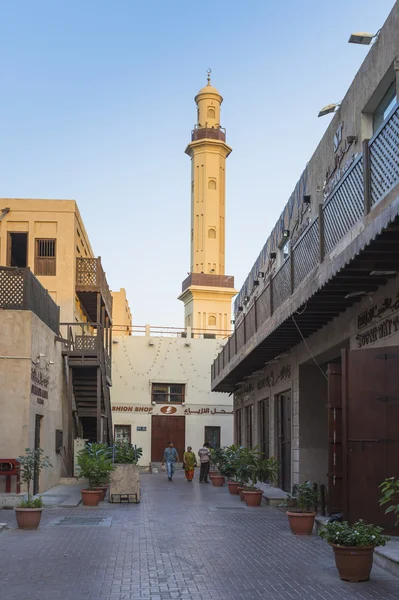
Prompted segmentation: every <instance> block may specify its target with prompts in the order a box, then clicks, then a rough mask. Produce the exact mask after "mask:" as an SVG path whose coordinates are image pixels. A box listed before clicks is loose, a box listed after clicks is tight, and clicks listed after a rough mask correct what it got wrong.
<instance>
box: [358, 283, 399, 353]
mask: <svg viewBox="0 0 399 600" xmlns="http://www.w3.org/2000/svg"><path fill="white" fill-rule="evenodd" d="M398 309H399V292H398V293H397V294H396V296H395V297H389V296H388V297H385V298H383V299H382V301H381V302H380V303H379V304H375V305H374V306H371V307H370V308H369V309H367V310H365V311H363V312H362V313H360V314H359V316H358V319H357V326H358V329H360V330H363V329H364V328H365V327H367V326H369V325H372V324H373V322H375V321H378V320H379V319H381V317H384V316H385V318H384V319H383V320H382V321H379V322H378V323H375V325H374V326H373V327H369V328H368V329H365V330H364V331H361V332H360V333H358V334H357V336H356V341H357V345H358V348H364V346H368V345H369V344H373V343H374V342H377V341H378V340H381V339H383V338H386V337H389V336H390V335H392V334H393V333H396V332H398V331H399V315H398V314H397V312H398ZM393 312H394V313H395V314H394V315H392V313H393ZM389 313H391V316H389V317H387V316H386V315H387V314H389Z"/></svg>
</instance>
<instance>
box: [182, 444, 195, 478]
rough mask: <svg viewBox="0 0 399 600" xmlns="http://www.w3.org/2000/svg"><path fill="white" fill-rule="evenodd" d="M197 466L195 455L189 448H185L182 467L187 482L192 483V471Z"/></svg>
mask: <svg viewBox="0 0 399 600" xmlns="http://www.w3.org/2000/svg"><path fill="white" fill-rule="evenodd" d="M196 466H197V460H196V458H195V454H194V452H193V451H192V448H191V446H187V452H185V453H184V456H183V467H184V473H185V475H186V479H187V481H192V480H193V477H194V469H195V467H196Z"/></svg>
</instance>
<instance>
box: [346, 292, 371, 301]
mask: <svg viewBox="0 0 399 600" xmlns="http://www.w3.org/2000/svg"><path fill="white" fill-rule="evenodd" d="M366 294H367V292H363V291H361V292H350V293H349V294H346V296H345V300H347V299H348V298H357V297H358V296H365V295H366Z"/></svg>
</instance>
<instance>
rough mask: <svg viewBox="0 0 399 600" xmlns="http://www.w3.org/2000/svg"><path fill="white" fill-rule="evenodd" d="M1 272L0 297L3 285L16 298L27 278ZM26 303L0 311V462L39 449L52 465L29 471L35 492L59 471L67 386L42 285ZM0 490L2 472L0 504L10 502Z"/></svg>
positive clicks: (54, 318) (54, 310)
mask: <svg viewBox="0 0 399 600" xmlns="http://www.w3.org/2000/svg"><path fill="white" fill-rule="evenodd" d="M4 274H5V272H4V271H2V270H1V269H0V282H1V284H2V285H1V289H0V297H4V293H5V290H6V289H12V290H13V293H14V297H15V299H16V300H17V299H18V297H19V296H20V295H21V292H23V291H24V289H26V288H27V287H28V283H27V281H28V278H27V279H24V280H23V279H22V277H21V278H18V279H17V278H14V277H13V278H12V280H11V279H10V277H9V276H8V275H9V272H6V276H7V279H6V278H5V277H4ZM29 276H30V277H32V279H33V276H32V275H29ZM29 287H30V288H31V286H29ZM34 306H36V307H39V306H40V311H37V312H41V315H40V317H39V316H38V315H37V314H35V312H33V309H34ZM27 308H28V309H27V310H4V309H3V310H0V378H1V382H2V383H1V391H0V407H1V413H2V418H1V425H0V433H1V435H0V461H4V459H14V460H15V459H16V457H18V456H20V455H22V454H24V452H25V448H42V449H43V451H44V454H45V455H47V456H49V457H50V462H51V464H52V468H49V469H45V470H44V471H43V472H42V473H41V474H40V477H36V476H35V478H34V482H33V487H34V492H35V493H37V492H43V491H45V490H47V489H49V488H50V487H53V486H54V485H56V484H57V483H58V481H59V479H60V477H61V476H63V475H65V466H66V465H65V444H66V443H67V440H65V437H64V430H65V422H66V416H67V414H66V413H67V386H66V379H65V364H64V358H63V356H62V345H61V343H60V342H56V341H55V336H56V331H57V330H58V327H57V325H58V317H59V309H58V307H57V306H56V305H55V303H54V302H53V300H52V299H51V298H50V297H49V296H48V294H47V293H46V292H45V290H44V289H43V288H37V290H36V295H35V298H33V297H32V303H31V307H30V309H29V307H27ZM2 473H3V475H4V471H2ZM10 483H11V492H12V493H14V494H15V492H16V491H17V489H16V478H15V477H12V478H11V481H10ZM5 491H6V478H5V477H4V476H2V477H0V507H1V506H2V505H8V503H9V502H10V496H9V494H4V492H5ZM21 491H22V492H24V491H26V489H25V487H24V485H22V486H21ZM31 491H32V490H31ZM3 494H4V495H3ZM11 504H13V502H11Z"/></svg>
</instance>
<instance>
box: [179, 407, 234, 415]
mask: <svg viewBox="0 0 399 600" xmlns="http://www.w3.org/2000/svg"><path fill="white" fill-rule="evenodd" d="M233 412H234V411H229V410H224V409H222V410H217V409H216V408H212V409H211V408H199V409H198V410H192V409H191V408H186V410H185V411H184V414H185V415H232V414H233Z"/></svg>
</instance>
